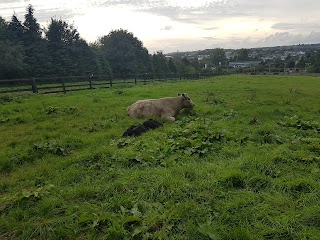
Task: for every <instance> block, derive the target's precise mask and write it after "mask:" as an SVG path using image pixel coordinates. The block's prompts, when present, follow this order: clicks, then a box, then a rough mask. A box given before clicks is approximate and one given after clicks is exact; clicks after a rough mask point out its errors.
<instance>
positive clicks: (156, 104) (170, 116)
mask: <svg viewBox="0 0 320 240" xmlns="http://www.w3.org/2000/svg"><path fill="white" fill-rule="evenodd" d="M194 106H195V104H194V103H193V102H192V101H191V99H190V97H189V96H188V95H187V94H186V93H182V94H178V96H177V97H168V98H160V99H147V100H138V101H136V102H135V103H134V104H132V105H131V106H129V107H128V114H129V116H130V117H131V118H146V117H161V118H165V119H167V120H170V121H175V116H176V115H177V114H178V113H179V111H180V110H181V109H182V108H193V107H194Z"/></svg>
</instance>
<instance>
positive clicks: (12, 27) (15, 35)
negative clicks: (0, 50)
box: [7, 14, 24, 43]
mask: <svg viewBox="0 0 320 240" xmlns="http://www.w3.org/2000/svg"><path fill="white" fill-rule="evenodd" d="M23 36H24V26H23V25H22V23H21V22H20V20H19V19H18V17H17V15H16V14H13V16H12V18H11V22H10V23H9V25H8V33H7V38H8V40H10V41H12V42H14V43H21V42H22V41H23Z"/></svg>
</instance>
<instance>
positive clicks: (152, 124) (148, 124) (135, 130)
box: [122, 119, 163, 137]
mask: <svg viewBox="0 0 320 240" xmlns="http://www.w3.org/2000/svg"><path fill="white" fill-rule="evenodd" d="M162 126H163V124H162V123H161V122H158V121H156V120H153V119H149V120H147V121H145V122H144V123H142V124H139V125H133V126H131V127H129V128H128V129H127V130H126V131H125V132H124V133H123V135H122V136H123V137H129V136H139V135H141V134H142V133H144V132H146V131H148V130H150V129H156V128H158V127H162Z"/></svg>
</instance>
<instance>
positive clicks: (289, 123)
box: [278, 116, 320, 133]
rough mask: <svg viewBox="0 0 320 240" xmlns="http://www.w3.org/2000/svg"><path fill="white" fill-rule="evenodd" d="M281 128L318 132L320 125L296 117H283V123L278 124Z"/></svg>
mask: <svg viewBox="0 0 320 240" xmlns="http://www.w3.org/2000/svg"><path fill="white" fill-rule="evenodd" d="M278 124H279V125H280V126H283V127H293V128H297V129H302V130H308V129H313V130H316V131H317V132H318V133H319V132H320V124H319V123H318V122H316V121H305V120H301V119H299V118H298V116H293V117H288V116H286V117H284V120H283V121H280V122H278Z"/></svg>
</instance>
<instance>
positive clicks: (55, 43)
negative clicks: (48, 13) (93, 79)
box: [46, 18, 97, 76]
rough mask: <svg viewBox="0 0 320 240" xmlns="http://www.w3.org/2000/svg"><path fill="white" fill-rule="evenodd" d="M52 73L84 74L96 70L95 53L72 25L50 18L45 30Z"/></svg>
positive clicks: (61, 74) (65, 74)
mask: <svg viewBox="0 0 320 240" xmlns="http://www.w3.org/2000/svg"><path fill="white" fill-rule="evenodd" d="M46 39H47V41H48V50H49V55H50V57H51V61H52V71H51V74H52V75H60V76H67V75H85V74H87V73H90V72H93V71H96V70H97V69H94V67H96V55H95V53H94V51H93V49H91V48H90V47H89V45H88V44H87V43H86V41H84V40H83V39H82V38H81V37H80V34H79V32H78V31H77V29H75V27H74V26H73V25H70V24H68V23H67V22H65V21H63V20H61V19H59V20H58V19H53V18H51V22H50V24H49V26H48V30H47V31H46Z"/></svg>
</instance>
